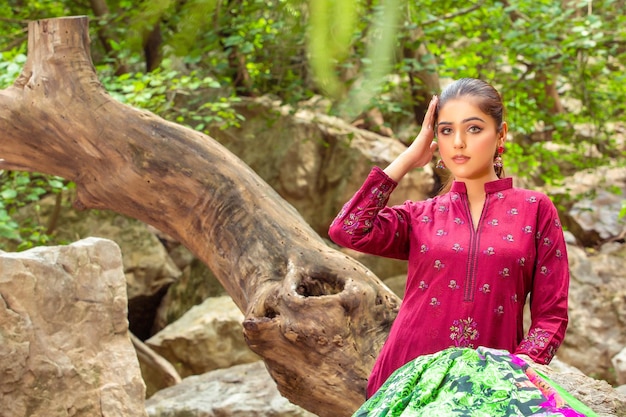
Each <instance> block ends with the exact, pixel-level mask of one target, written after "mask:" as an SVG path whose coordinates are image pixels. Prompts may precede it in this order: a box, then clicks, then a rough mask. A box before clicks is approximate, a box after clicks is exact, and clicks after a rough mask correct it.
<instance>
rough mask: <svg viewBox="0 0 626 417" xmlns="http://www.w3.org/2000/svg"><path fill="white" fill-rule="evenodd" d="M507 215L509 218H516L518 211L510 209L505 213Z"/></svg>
mask: <svg viewBox="0 0 626 417" xmlns="http://www.w3.org/2000/svg"><path fill="white" fill-rule="evenodd" d="M507 214H510V215H511V216H517V215H518V214H519V211H518V210H517V209H516V208H512V209H511V210H509V211H507Z"/></svg>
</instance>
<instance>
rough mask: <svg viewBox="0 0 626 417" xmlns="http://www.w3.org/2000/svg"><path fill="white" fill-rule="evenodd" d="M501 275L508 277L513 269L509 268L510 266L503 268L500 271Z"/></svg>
mask: <svg viewBox="0 0 626 417" xmlns="http://www.w3.org/2000/svg"><path fill="white" fill-rule="evenodd" d="M499 274H500V276H502V277H504V278H506V277H508V276H511V271H510V270H509V268H503V269H502V270H501V271H500V272H499Z"/></svg>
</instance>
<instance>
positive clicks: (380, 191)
mask: <svg viewBox="0 0 626 417" xmlns="http://www.w3.org/2000/svg"><path fill="white" fill-rule="evenodd" d="M390 190H391V187H390V186H389V185H387V184H382V185H381V186H380V187H373V188H372V190H371V191H370V194H371V198H372V200H373V201H375V202H376V206H377V207H379V208H380V207H384V205H385V203H386V202H387V199H388V198H389V193H390V192H391V191H390Z"/></svg>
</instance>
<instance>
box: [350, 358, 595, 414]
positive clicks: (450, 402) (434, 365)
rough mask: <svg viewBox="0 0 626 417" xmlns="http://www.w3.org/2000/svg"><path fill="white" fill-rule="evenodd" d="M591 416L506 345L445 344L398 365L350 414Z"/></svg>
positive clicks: (588, 411) (587, 409)
mask: <svg viewBox="0 0 626 417" xmlns="http://www.w3.org/2000/svg"><path fill="white" fill-rule="evenodd" d="M399 416H402V417H412V416H426V417H430V416H432V417H453V416H454V417H461V416H463V417H513V416H515V417H518V416H532V417H549V416H550V417H551V416H555V417H556V416H558V417H563V416H565V417H595V416H596V414H595V413H593V412H592V411H591V410H590V409H589V408H587V407H586V406H585V405H584V404H582V403H580V402H579V401H578V400H576V399H575V398H574V397H572V396H571V395H569V394H567V392H565V390H563V388H561V387H559V386H557V385H556V384H555V383H553V382H552V381H550V380H548V379H547V378H546V377H545V376H541V375H539V374H538V373H537V372H536V371H535V370H534V369H533V368H532V367H530V366H528V364H526V362H524V361H523V360H522V359H520V358H518V357H517V356H515V355H512V354H510V353H509V352H507V351H504V350H497V349H489V348H484V347H479V348H478V349H471V348H449V349H446V350H444V351H441V352H437V353H434V354H432V355H424V356H420V357H419V358H417V359H414V360H413V361H411V362H409V363H407V364H406V365H404V366H403V367H401V368H400V369H398V370H396V371H395V372H394V373H393V374H392V375H391V376H390V377H389V378H388V379H387V381H385V383H384V384H383V385H382V386H381V387H380V389H379V390H378V391H377V392H376V393H375V394H374V395H373V396H372V397H371V398H370V399H368V400H367V401H366V402H365V403H364V404H363V405H362V406H361V407H360V408H359V409H358V410H357V411H356V412H355V413H354V415H353V417H399Z"/></svg>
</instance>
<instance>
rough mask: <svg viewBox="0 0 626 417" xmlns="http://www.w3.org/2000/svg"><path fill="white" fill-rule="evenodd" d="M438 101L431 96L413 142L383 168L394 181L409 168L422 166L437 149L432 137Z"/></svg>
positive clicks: (402, 175) (430, 158)
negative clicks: (418, 131)
mask: <svg viewBox="0 0 626 417" xmlns="http://www.w3.org/2000/svg"><path fill="white" fill-rule="evenodd" d="M438 102H439V98H438V97H437V96H433V98H432V100H430V103H429V104H428V110H427V111H426V115H425V116H424V121H423V122H422V129H421V130H420V133H419V134H418V135H417V137H416V138H415V140H414V141H413V143H411V145H410V146H409V147H408V148H407V149H406V150H405V151H404V152H402V153H401V154H400V155H398V157H397V158H396V159H395V160H394V161H393V162H392V163H391V164H389V166H388V167H387V168H385V173H386V174H387V175H388V176H389V177H391V178H392V179H394V180H395V181H396V182H398V181H400V180H401V179H402V177H404V175H406V173H407V172H409V171H410V170H412V169H414V168H419V167H423V166H424V165H427V164H428V163H430V161H431V160H432V158H433V153H434V152H435V150H436V149H437V142H434V141H433V139H434V138H435V111H436V109H437V103H438Z"/></svg>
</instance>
